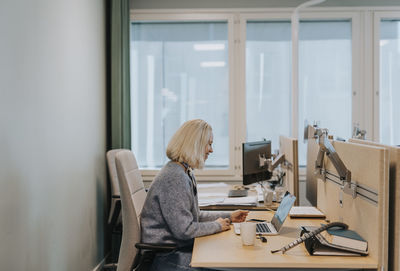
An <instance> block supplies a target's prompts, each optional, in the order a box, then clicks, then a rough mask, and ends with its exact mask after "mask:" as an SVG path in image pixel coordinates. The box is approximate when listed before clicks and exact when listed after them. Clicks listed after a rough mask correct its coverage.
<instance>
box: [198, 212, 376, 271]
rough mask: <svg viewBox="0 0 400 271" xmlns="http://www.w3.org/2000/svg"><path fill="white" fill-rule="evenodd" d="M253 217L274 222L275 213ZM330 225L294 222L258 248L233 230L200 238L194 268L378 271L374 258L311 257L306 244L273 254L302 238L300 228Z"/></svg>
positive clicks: (311, 221)
mask: <svg viewBox="0 0 400 271" xmlns="http://www.w3.org/2000/svg"><path fill="white" fill-rule="evenodd" d="M249 218H264V219H271V218H272V212H251V213H250V214H249ZM320 223H326V222H325V221H324V220H319V219H312V220H310V219H290V218H289V217H288V218H287V220H286V221H285V224H284V226H283V228H282V230H281V232H280V235H277V236H267V239H268V242H267V243H262V242H261V241H260V240H259V239H256V244H255V245H254V246H243V245H242V240H241V237H240V235H236V234H235V233H234V232H233V229H231V230H229V231H225V232H221V233H218V234H214V235H209V236H204V237H199V238H196V240H195V243H194V248H193V256H192V263H191V264H192V266H193V267H209V268H222V269H223V268H335V269H338V268H344V269H345V268H351V269H377V268H378V263H377V262H376V261H375V260H374V259H373V258H372V257H370V256H366V257H338V256H309V255H308V253H307V251H306V249H305V247H304V244H301V245H298V246H297V247H295V248H293V249H291V250H289V251H287V252H286V253H285V254H281V253H279V252H278V253H275V254H271V252H270V250H274V249H279V248H281V247H283V246H285V245H286V244H288V243H289V242H291V241H293V240H295V239H296V238H298V236H299V234H300V226H304V225H313V226H320Z"/></svg>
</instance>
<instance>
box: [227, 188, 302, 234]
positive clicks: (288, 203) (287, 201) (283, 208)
mask: <svg viewBox="0 0 400 271" xmlns="http://www.w3.org/2000/svg"><path fill="white" fill-rule="evenodd" d="M295 200H296V197H295V196H293V195H292V194H290V193H289V192H286V194H285V196H284V197H283V199H282V201H281V204H280V205H279V207H278V209H277V210H276V212H275V215H274V217H273V218H272V220H271V222H261V223H257V226H256V234H262V235H278V234H279V231H280V230H281V228H282V225H283V222H285V220H286V217H287V216H288V215H289V212H290V209H291V208H292V206H293V204H294V202H295ZM233 226H234V230H235V233H236V234H240V223H233Z"/></svg>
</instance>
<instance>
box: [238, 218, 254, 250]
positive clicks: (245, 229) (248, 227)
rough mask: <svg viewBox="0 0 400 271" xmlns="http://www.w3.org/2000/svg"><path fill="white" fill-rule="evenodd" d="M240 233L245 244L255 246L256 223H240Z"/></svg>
mask: <svg viewBox="0 0 400 271" xmlns="http://www.w3.org/2000/svg"><path fill="white" fill-rule="evenodd" d="M240 235H241V236H242V243H243V245H245V246H253V245H254V243H255V241H256V223H253V222H243V223H240Z"/></svg>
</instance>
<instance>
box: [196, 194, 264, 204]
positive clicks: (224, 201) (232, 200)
mask: <svg viewBox="0 0 400 271" xmlns="http://www.w3.org/2000/svg"><path fill="white" fill-rule="evenodd" d="M211 205H220V206H222V205H234V206H235V205H237V206H256V205H257V197H255V196H253V197H237V198H227V197H225V198H206V197H204V198H199V206H211Z"/></svg>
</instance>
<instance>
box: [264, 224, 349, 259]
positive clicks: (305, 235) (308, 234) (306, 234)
mask: <svg viewBox="0 0 400 271" xmlns="http://www.w3.org/2000/svg"><path fill="white" fill-rule="evenodd" d="M333 227H339V228H341V229H344V230H346V229H347V228H348V226H347V225H346V224H344V223H342V222H332V223H329V224H327V225H323V226H322V227H320V228H318V229H316V230H313V231H310V232H306V231H302V235H301V236H300V238H298V239H296V240H294V241H293V242H291V243H290V244H287V245H286V246H284V247H282V248H281V249H277V250H271V253H275V252H278V251H281V252H282V253H285V252H286V251H288V250H289V249H291V248H293V247H295V246H297V245H299V244H301V243H303V242H304V241H305V240H307V239H309V238H312V237H313V236H315V235H317V234H318V233H320V232H323V231H324V230H327V229H329V228H333Z"/></svg>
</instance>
